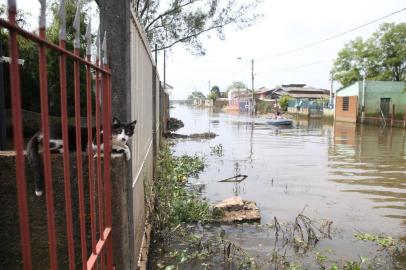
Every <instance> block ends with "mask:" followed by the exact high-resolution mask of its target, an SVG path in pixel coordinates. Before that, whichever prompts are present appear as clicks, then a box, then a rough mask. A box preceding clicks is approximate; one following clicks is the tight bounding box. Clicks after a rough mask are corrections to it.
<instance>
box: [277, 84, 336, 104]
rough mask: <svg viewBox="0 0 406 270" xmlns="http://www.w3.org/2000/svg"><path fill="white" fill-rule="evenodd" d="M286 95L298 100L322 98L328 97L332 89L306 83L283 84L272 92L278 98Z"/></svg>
mask: <svg viewBox="0 0 406 270" xmlns="http://www.w3.org/2000/svg"><path fill="white" fill-rule="evenodd" d="M285 95H286V96H289V97H291V98H294V99H296V100H321V99H328V98H329V97H330V91H329V90H326V89H320V88H314V87H311V86H306V84H282V86H279V87H276V88H275V89H274V90H273V92H272V97H273V98H277V99H279V98H280V97H281V96H285Z"/></svg>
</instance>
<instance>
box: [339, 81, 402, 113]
mask: <svg viewBox="0 0 406 270" xmlns="http://www.w3.org/2000/svg"><path fill="white" fill-rule="evenodd" d="M363 87H364V86H363V81H359V82H356V83H354V84H352V85H350V86H348V87H346V88H343V89H341V90H339V91H338V92H337V97H344V96H358V102H359V104H358V112H361V106H362V95H363ZM405 88H406V84H405V82H392V81H368V80H367V81H365V114H366V115H379V114H380V102H381V98H390V99H391V103H390V107H391V108H392V104H394V105H395V114H404V113H405V110H406V91H405ZM391 113H392V112H391Z"/></svg>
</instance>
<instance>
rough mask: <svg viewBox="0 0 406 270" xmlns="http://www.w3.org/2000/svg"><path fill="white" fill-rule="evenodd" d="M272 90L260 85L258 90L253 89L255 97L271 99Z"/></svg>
mask: <svg viewBox="0 0 406 270" xmlns="http://www.w3.org/2000/svg"><path fill="white" fill-rule="evenodd" d="M272 92H273V89H268V88H266V87H261V88H259V89H258V90H255V98H257V99H259V100H266V99H271V94H272Z"/></svg>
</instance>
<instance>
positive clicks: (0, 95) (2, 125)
mask: <svg viewBox="0 0 406 270" xmlns="http://www.w3.org/2000/svg"><path fill="white" fill-rule="evenodd" d="M2 57H3V44H2V41H1V38H0V150H5V149H6V140H7V123H6V119H7V115H6V102H5V92H4V73H3V60H2V59H1V58H2Z"/></svg>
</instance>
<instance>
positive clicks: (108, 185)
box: [104, 64, 113, 270]
mask: <svg viewBox="0 0 406 270" xmlns="http://www.w3.org/2000/svg"><path fill="white" fill-rule="evenodd" d="M104 68H105V69H107V70H109V67H108V65H107V64H105V66H104ZM106 81H107V89H106V90H107V100H106V101H107V110H108V115H107V116H108V118H107V121H108V126H107V128H108V130H109V134H110V137H109V138H111V119H112V110H111V77H110V76H109V75H106ZM108 143H109V144H108V149H109V151H108V155H107V160H106V161H105V162H106V165H107V167H108V168H107V172H108V174H107V179H106V182H105V188H106V206H105V207H106V213H107V215H106V216H107V217H106V227H107V228H110V230H111V228H112V227H113V224H112V219H113V217H112V212H111V177H110V159H111V155H110V153H111V139H109V140H108ZM109 236H110V237H108V239H107V269H109V270H112V269H113V239H112V236H111V232H110V233H109Z"/></svg>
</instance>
